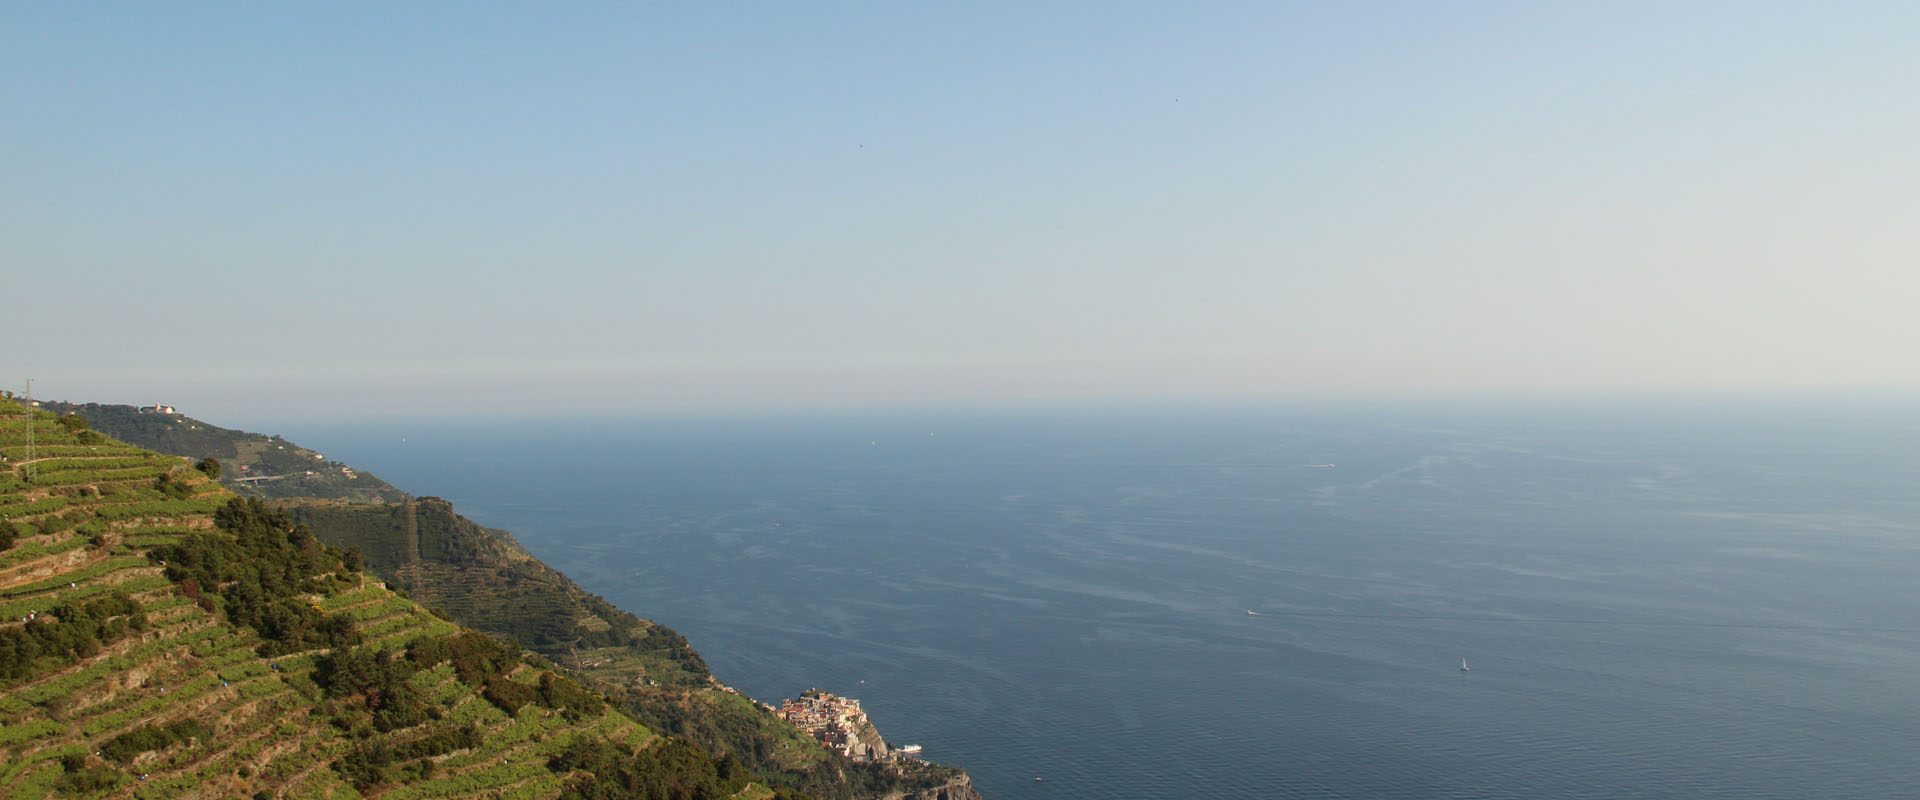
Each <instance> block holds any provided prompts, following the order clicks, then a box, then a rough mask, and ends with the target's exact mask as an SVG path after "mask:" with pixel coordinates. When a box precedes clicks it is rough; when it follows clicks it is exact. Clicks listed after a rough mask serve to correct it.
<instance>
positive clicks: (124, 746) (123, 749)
mask: <svg viewBox="0 0 1920 800" xmlns="http://www.w3.org/2000/svg"><path fill="white" fill-rule="evenodd" d="M210 734H211V732H210V731H208V730H207V726H205V725H202V724H200V723H199V722H196V721H194V720H190V719H183V720H179V721H177V722H172V723H168V724H166V725H152V724H148V725H142V726H140V727H138V728H134V729H133V730H130V731H127V732H126V733H123V734H120V735H119V736H115V737H113V738H112V739H109V740H108V741H107V743H106V744H104V745H101V747H100V756H101V757H102V758H106V759H110V760H113V761H118V762H120V763H122V764H124V763H127V762H129V761H132V760H133V757H134V756H137V755H140V754H141V753H145V752H149V751H153V750H164V749H166V748H168V747H170V746H172V745H173V744H175V743H177V742H184V741H187V740H189V739H206V738H207V737H208V736H209V735H210Z"/></svg>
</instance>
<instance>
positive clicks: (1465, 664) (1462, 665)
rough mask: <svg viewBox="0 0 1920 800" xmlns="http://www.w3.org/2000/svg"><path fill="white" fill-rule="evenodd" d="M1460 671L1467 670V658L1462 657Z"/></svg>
mask: <svg viewBox="0 0 1920 800" xmlns="http://www.w3.org/2000/svg"><path fill="white" fill-rule="evenodd" d="M1460 671H1461V672H1466V671H1467V660H1466V659H1464V658H1463V659H1460Z"/></svg>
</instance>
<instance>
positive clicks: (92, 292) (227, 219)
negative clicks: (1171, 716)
mask: <svg viewBox="0 0 1920 800" xmlns="http://www.w3.org/2000/svg"><path fill="white" fill-rule="evenodd" d="M634 6H635V4H623V5H620V6H613V5H581V4H545V3H543V4H528V5H526V6H523V7H509V6H504V5H496V4H479V3H446V4H436V3H404V4H368V5H359V4H339V3H328V4H315V5H312V6H308V7H295V6H292V5H291V4H277V3H276V4H258V3H255V4H202V3H178V4H157V3H156V4H127V3H114V4H84V3H65V2H62V3H10V4H6V5H5V6H3V7H0V259H4V286H0V296H4V297H6V298H8V302H6V303H5V311H4V315H5V319H6V320H7V329H8V332H7V337H6V340H7V341H8V342H9V343H10V345H9V348H8V351H7V352H5V353H4V354H0V369H3V370H4V375H0V384H3V385H5V386H8V387H11V388H18V384H19V383H20V380H21V379H22V378H25V377H27V376H32V377H34V378H36V379H38V380H37V382H36V386H37V388H38V392H37V393H38V394H40V395H42V396H46V397H60V398H68V399H78V400H103V401H117V402H152V401H155V400H163V401H166V402H170V403H173V404H175V405H178V406H181V407H183V410H187V411H190V412H193V413H199V414H202V415H204V416H211V417H214V418H216V419H218V418H220V415H223V414H225V415H240V416H242V417H244V418H249V419H261V418H272V417H275V416H283V415H305V414H332V413H341V411H342V409H348V410H349V411H348V412H347V413H352V414H366V415H383V414H401V415H404V414H417V413H425V412H429V411H435V412H437V411H441V410H448V409H451V410H453V411H457V412H484V411H490V410H496V409H511V408H523V407H525V405H526V402H527V398H528V397H529V396H533V397H536V398H538V399H539V400H540V401H541V402H551V403H560V404H566V405H570V406H573V407H577V408H580V409H582V410H593V411H626V410H651V409H679V408H688V407H742V406H745V407H776V408H777V407H786V406H796V407H817V406H845V405H853V406H876V405H877V406H896V405H899V406H913V405H948V404H963V405H964V404H976V403H983V404H1022V403H1035V402H1043V403H1074V402H1088V401H1099V402H1185V401H1196V400H1197V401H1217V400H1230V401H1237V400H1249V401H1261V400H1269V399H1284V398H1292V397H1326V396H1383V397H1403V396H1429V395H1436V394H1437V395H1447V394H1463V393H1464V394H1502V393H1515V392H1520V393H1539V392H1544V393H1573V394H1580V393H1593V392H1664V391H1698V390H1720V389H1836V390H1861V389H1887V388H1893V389H1913V388H1916V387H1920V355H1916V350H1920V313H1916V309H1915V305H1916V300H1920V277H1916V275H1915V272H1916V268H1920V257H1917V256H1920V188H1916V187H1920V101H1916V94H1915V92H1916V87H1920V47H1916V46H1915V42H1916V41H1920V5H1916V4H1912V3H1885V4H1877V5H1854V4H1843V3H1806V2H1803V3H1789V4H1767V3H1750V2H1727V3H1664V2H1662V3H1622V2H1595V3H1585V4H1575V3H1510V4H1509V3H1429V2H1416V3H1405V4H1397V3H1333V2H1327V3H1310V4H1309V3H1279V2H1259V3H1248V4H1201V5H1194V4H1185V3H1180V4H1174V3H1168V4H1159V5H1157V6H1146V5H1139V6H1135V5H1120V4H1112V3H1086V4H1066V3H1047V4H1036V3H1026V2H1022V3H1008V4H1001V5H989V4H978V3H968V4H922V3H875V4H870V5H824V4H797V3H763V4H705V3H703V4H679V5H677V6H665V5H655V6H639V7H634Z"/></svg>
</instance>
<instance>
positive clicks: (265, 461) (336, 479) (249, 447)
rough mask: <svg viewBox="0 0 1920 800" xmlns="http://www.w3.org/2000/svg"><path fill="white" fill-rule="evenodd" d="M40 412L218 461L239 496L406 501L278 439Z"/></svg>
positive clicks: (99, 409)
mask: <svg viewBox="0 0 1920 800" xmlns="http://www.w3.org/2000/svg"><path fill="white" fill-rule="evenodd" d="M40 407H41V408H42V409H43V410H46V411H51V412H53V413H55V414H77V415H79V416H80V417H82V418H84V419H86V420H87V422H88V423H89V424H90V425H92V426H93V427H94V428H95V429H97V430H99V431H102V432H104V433H106V434H107V435H109V436H112V437H114V438H116V439H119V440H121V441H123V442H128V443H131V444H134V445H137V446H139V447H144V448H146V449H148V450H153V451H156V452H160V453H172V454H174V455H183V456H184V455H191V456H192V457H193V458H195V459H200V458H213V459H215V460H218V461H219V462H220V466H221V469H220V480H221V482H222V483H225V484H226V485H227V488H229V489H232V490H234V491H235V492H237V493H240V494H245V495H251V496H255V497H264V498H269V499H274V498H283V497H302V498H324V499H338V500H352V501H359V502H374V501H398V500H402V499H405V498H406V496H407V495H406V493H405V492H402V491H400V490H399V489H395V488H393V486H392V485H391V484H389V483H387V482H386V481H383V480H380V479H379V478H376V477H374V476H373V474H372V473H368V472H361V471H359V470H355V469H354V468H352V467H350V466H347V465H346V464H342V463H340V462H339V461H334V460H330V459H328V458H327V457H326V455H325V454H324V453H317V452H314V451H312V450H309V449H307V448H304V447H301V446H299V445H297V444H294V443H292V442H289V441H287V440H285V439H282V438H280V437H279V436H274V435H269V434H261V433H249V432H247V431H241V430H234V429H232V428H222V427H220V426H218V425H210V424H208V423H206V422H204V421H201V420H197V419H193V418H191V417H187V416H185V415H183V414H177V413H173V412H172V411H163V410H155V409H153V408H150V407H135V406H123V405H107V404H102V403H61V402H42V403H41V404H40Z"/></svg>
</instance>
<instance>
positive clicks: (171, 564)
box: [148, 498, 357, 656]
mask: <svg viewBox="0 0 1920 800" xmlns="http://www.w3.org/2000/svg"><path fill="white" fill-rule="evenodd" d="M213 520H214V525H215V526H217V527H218V528H219V529H220V531H222V533H192V534H188V535H186V536H183V537H181V538H180V539H179V541H178V542H176V543H174V544H169V545H163V546H160V547H156V548H154V549H152V550H150V551H148V554H149V555H148V557H149V558H151V559H153V560H154V561H155V562H157V563H160V564H164V565H166V568H167V577H168V578H169V579H171V580H173V581H175V582H176V583H179V584H180V585H181V588H182V591H183V592H185V593H186V594H187V595H188V596H189V597H192V598H194V599H196V600H199V599H204V598H206V597H207V596H208V595H209V594H211V595H212V596H216V597H218V598H219V600H218V602H217V603H216V605H217V606H218V607H219V608H220V609H221V610H222V611H224V612H225V614H226V617H227V620H228V621H229V622H231V623H233V624H235V625H239V626H242V627H246V628H251V629H253V631H254V632H255V633H256V634H258V635H259V636H260V638H261V639H264V640H265V641H264V642H263V643H262V644H261V645H260V654H261V655H266V656H273V655H281V654H284V653H292V652H296V651H300V650H307V649H312V648H315V647H344V646H347V645H350V644H352V643H354V641H355V640H356V636H357V632H356V631H355V630H354V628H353V625H352V622H351V620H347V619H345V618H339V617H331V616H329V615H327V614H324V613H321V612H320V611H319V610H318V609H316V608H314V607H313V604H312V603H311V602H310V601H307V600H305V599H304V596H305V595H309V594H316V593H320V592H322V591H324V590H325V588H326V587H325V585H324V584H323V583H322V582H321V580H320V575H321V573H324V572H331V571H332V570H334V569H337V568H338V567H339V564H340V562H339V559H338V557H336V556H334V555H332V554H330V553H328V552H326V550H325V548H323V547H322V546H321V544H320V541H319V540H318V539H315V538H314V536H313V531H311V530H308V529H307V528H306V526H303V525H294V524H293V522H292V521H291V520H289V519H288V518H287V515H286V514H284V513H282V512H279V511H275V510H272V509H269V508H267V507H266V506H265V505H264V504H262V503H261V502H260V501H259V500H257V499H251V498H249V499H244V500H243V499H239V498H235V499H234V500H232V501H231V502H229V503H228V504H227V505H226V506H225V507H223V508H221V509H220V510H219V511H218V512H215V513H214V515H213ZM224 534H230V535H224ZM206 587H219V588H218V589H217V590H209V589H207V588H206Z"/></svg>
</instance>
